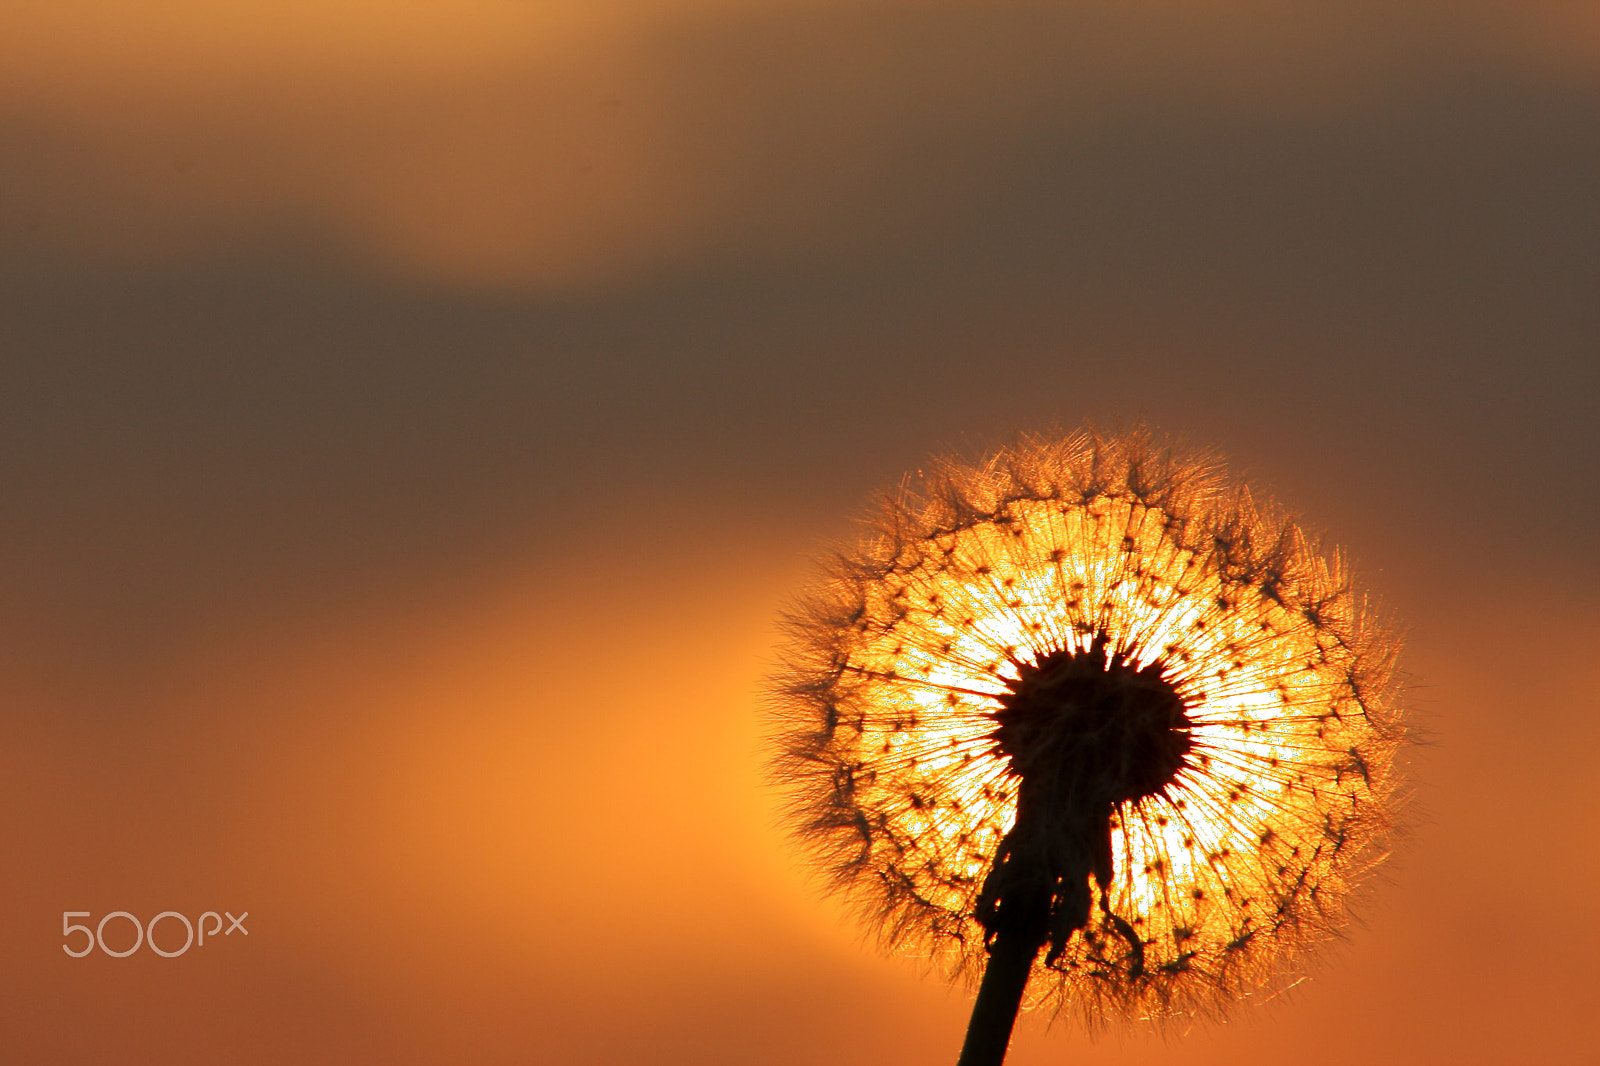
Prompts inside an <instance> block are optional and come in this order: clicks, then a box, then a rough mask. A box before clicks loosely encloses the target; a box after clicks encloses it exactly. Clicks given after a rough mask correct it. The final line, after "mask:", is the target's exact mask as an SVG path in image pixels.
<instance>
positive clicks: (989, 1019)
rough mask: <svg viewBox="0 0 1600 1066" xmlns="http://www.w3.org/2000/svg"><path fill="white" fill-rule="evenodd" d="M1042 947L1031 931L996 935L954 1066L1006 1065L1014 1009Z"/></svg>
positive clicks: (1014, 1017) (1014, 1019)
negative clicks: (958, 1057)
mask: <svg viewBox="0 0 1600 1066" xmlns="http://www.w3.org/2000/svg"><path fill="white" fill-rule="evenodd" d="M1043 946H1044V941H1043V939H1041V938H1040V937H1039V936H1037V935H1036V934H1034V933H1032V931H1031V930H1020V929H1002V930H1001V931H1000V932H999V933H997V934H996V935H995V938H994V941H993V943H991V944H990V945H989V962H988V964H987V965H986V966H985V967H984V970H983V983H982V984H981V985H979V986H978V999H977V1002H975V1003H974V1004H973V1005H972V1020H971V1021H970V1022H968V1023H967V1039H966V1042H965V1043H964V1044H962V1045H961V1058H960V1059H959V1060H958V1061H957V1063H956V1066H1000V1064H1001V1063H1002V1062H1004V1061H1005V1057H1006V1048H1007V1047H1008V1046H1010V1044H1011V1029H1012V1027H1013V1026H1014V1025H1015V1024H1016V1021H1017V1008H1018V1007H1020V1006H1021V1004H1022V993H1023V991H1024V990H1025V989H1026V988H1027V987H1028V975H1029V974H1030V973H1032V972H1033V960H1034V957H1035V956H1037V955H1038V954H1039V949H1040V948H1041V947H1043Z"/></svg>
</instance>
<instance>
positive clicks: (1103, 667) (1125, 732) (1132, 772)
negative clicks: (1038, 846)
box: [993, 637, 1191, 817]
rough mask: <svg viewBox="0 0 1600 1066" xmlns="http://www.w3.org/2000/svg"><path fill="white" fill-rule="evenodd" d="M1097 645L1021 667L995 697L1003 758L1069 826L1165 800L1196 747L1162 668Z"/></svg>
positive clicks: (998, 741)
mask: <svg viewBox="0 0 1600 1066" xmlns="http://www.w3.org/2000/svg"><path fill="white" fill-rule="evenodd" d="M1106 645H1107V642H1106V639H1105V638H1104V637H1100V638H1098V639H1097V640H1095V641H1094V643H1093V644H1092V645H1091V646H1090V647H1089V648H1088V649H1083V650H1077V649H1062V650H1059V651H1054V652H1051V653H1049V654H1047V655H1043V656H1041V657H1040V658H1039V659H1038V660H1037V661H1036V662H1033V663H1022V664H1019V676H1018V677H1017V678H1016V679H1015V680H1013V681H1008V682H1007V684H1006V687H1007V688H1008V689H1009V690H1010V691H1009V692H1006V693H1004V694H1002V695H1001V696H1000V697H999V702H1000V705H1001V709H1000V710H999V711H997V712H995V715H994V717H995V721H997V722H998V723H999V725H1000V728H998V729H996V730H995V731H994V734H993V735H994V740H995V743H996V747H997V748H998V749H999V754H1002V755H1004V756H1006V757H1007V758H1008V759H1009V760H1010V767H1011V771H1012V773H1014V774H1016V775H1017V776H1019V777H1021V778H1022V779H1023V780H1024V781H1025V782H1027V783H1028V787H1029V791H1034V792H1036V793H1038V794H1040V798H1041V799H1043V800H1044V801H1045V802H1047V803H1050V804H1051V805H1052V806H1056V807H1057V809H1058V810H1059V811H1060V812H1061V813H1062V814H1063V815H1067V816H1073V815H1076V816H1078V817H1085V816H1089V815H1091V814H1103V813H1104V812H1105V811H1106V809H1107V808H1108V807H1110V806H1112V805H1115V804H1118V803H1123V802H1128V801H1135V800H1139V799H1143V798H1144V797H1146V796H1154V795H1158V794H1163V793H1164V791H1165V789H1166V787H1167V786H1168V785H1169V784H1171V783H1172V781H1173V779H1174V778H1175V777H1176V776H1177V774H1178V771H1180V770H1182V769H1183V768H1184V766H1185V756H1187V755H1188V753H1189V749H1190V747H1191V742H1190V738H1189V730H1190V725H1191V723H1190V721H1189V716H1188V714H1187V713H1186V710H1185V707H1184V702H1183V697H1181V696H1179V695H1178V692H1177V690H1176V689H1175V688H1173V686H1172V683H1171V682H1170V681H1168V680H1167V679H1166V676H1165V673H1164V671H1163V667H1162V663H1161V662H1160V660H1157V661H1155V662H1152V663H1150V664H1148V665H1146V666H1144V667H1138V666H1135V665H1134V664H1132V663H1130V662H1129V661H1128V659H1127V657H1126V655H1125V654H1124V653H1122V652H1120V651H1119V652H1111V653H1108V652H1107V648H1106Z"/></svg>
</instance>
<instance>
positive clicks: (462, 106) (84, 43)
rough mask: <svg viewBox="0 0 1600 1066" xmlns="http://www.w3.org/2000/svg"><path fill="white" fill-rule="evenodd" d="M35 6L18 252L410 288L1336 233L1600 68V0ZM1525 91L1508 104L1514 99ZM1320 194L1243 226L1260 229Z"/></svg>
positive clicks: (12, 210) (21, 140) (27, 65)
mask: <svg viewBox="0 0 1600 1066" xmlns="http://www.w3.org/2000/svg"><path fill="white" fill-rule="evenodd" d="M8 19H9V21H10V23H11V25H10V27H9V32H8V33H7V35H6V36H7V40H8V42H9V44H8V46H7V53H8V63H7V74H6V75H5V77H4V79H3V81H0V94H3V96H0V101H3V105H4V106H3V107H0V119H3V122H0V130H3V133H0V144H4V146H5V147H4V155H3V157H0V158H4V160H5V162H4V164H3V165H4V168H5V179H6V180H5V182H4V188H5V189H6V190H7V193H6V201H8V202H6V203H5V205H4V212H3V213H4V216H5V217H6V218H7V219H8V220H9V221H10V225H9V227H8V232H7V233H6V238H7V241H6V243H7V245H8V246H9V247H10V248H11V249H12V251H11V257H12V258H15V257H17V256H18V255H19V254H23V255H25V256H28V255H29V253H31V256H37V257H39V258H40V259H41V260H43V261H45V262H49V261H52V260H55V261H57V263H58V265H59V262H60V260H61V258H62V257H66V258H67V259H69V260H70V261H71V262H73V263H76V264H79V265H82V264H83V263H84V262H85V261H88V262H93V261H96V260H101V261H104V260H106V259H110V260H111V262H112V263H117V262H121V263H124V264H129V263H134V264H160V263H164V262H170V261H172V260H174V259H178V260H193V259H196V258H199V259H202V260H203V259H205V258H207V257H209V256H215V255H216V254H218V253H219V251H220V250H221V248H222V247H226V246H228V245H230V244H232V243H233V242H236V241H238V240H241V239H244V240H249V239H250V238H251V237H252V236H257V235H259V234H261V233H263V232H264V231H265V232H271V231H273V230H278V229H281V228H283V227H285V226H288V227H290V228H291V229H293V228H296V227H305V228H309V229H310V230H311V231H313V232H315V233H318V234H320V235H322V239H324V240H327V241H330V242H333V243H334V244H335V245H336V246H342V247H345V248H347V249H348V250H349V253H350V254H352V255H354V256H356V257H358V258H359V259H361V260H362V261H364V262H367V263H369V264H371V265H372V266H373V267H375V268H377V269H379V270H382V271H386V272H390V273H394V274H398V275H400V276H407V277H417V278H424V279H429V280H440V281H453V282H457V283H465V284H472V285H489V286H493V287H510V288H513V289H525V288H530V287H531V288H533V289H535V290H550V289H555V290H565V289H569V288H571V287H573V286H580V287H582V286H593V285H596V284H606V283H615V282H617V281H618V280H623V279H628V278H633V277H638V276H640V275H646V276H650V275H655V274H658V273H659V272H661V271H663V270H670V269H673V268H680V269H681V268H682V267H683V266H685V265H686V264H693V263H697V262H702V261H704V260H705V259H706V257H708V256H709V257H711V258H713V259H716V260H721V261H729V260H730V259H731V260H739V259H742V258H746V257H749V256H751V255H757V256H762V257H770V256H777V257H779V258H780V259H789V258H794V257H800V258H813V257H815V256H817V255H838V254H840V253H841V252H843V253H846V254H861V253H863V252H866V251H869V250H870V249H871V248H873V247H874V246H884V245H888V246H892V247H893V248H894V249H895V254H897V255H900V256H907V255H910V256H916V255H925V254H934V253H937V252H938V251H940V250H945V251H948V250H949V249H948V248H944V249H941V247H940V246H941V245H944V244H946V243H947V242H949V241H951V240H955V241H957V242H960V243H965V242H966V241H970V240H973V239H974V238H975V237H976V238H977V239H979V240H982V238H981V237H979V236H978V235H977V234H975V233H974V232H973V230H974V229H980V230H985V231H989V241H988V243H991V244H1001V245H1005V246H1009V244H1010V242H1012V241H1014V240H1016V239H1017V237H1018V236H1019V235H1018V234H1017V233H1015V232H1014V227H1015V226H1016V224H1017V223H1018V222H1020V221H1021V220H1023V219H1032V218H1034V217H1035V216H1042V219H1041V221H1043V222H1044V227H1045V229H1046V231H1047V232H1046V234H1042V235H1041V236H1049V237H1055V238H1058V239H1059V238H1063V237H1064V238H1069V239H1070V238H1071V237H1073V236H1074V234H1073V233H1071V232H1070V229H1071V225H1072V224H1073V223H1076V224H1079V225H1082V224H1085V223H1088V224H1091V225H1092V222H1093V219H1094V217H1095V216H1098V215H1104V214H1105V213H1106V206H1105V205H1098V199H1097V198H1096V197H1094V196H1092V195H1078V196H1074V195H1073V193H1074V192H1081V193H1082V194H1093V193H1098V192H1102V191H1104V190H1101V189H1096V188H1093V187H1092V185H1091V187H1090V188H1084V189H1081V190H1075V189H1074V188H1073V185H1074V184H1077V183H1080V182H1083V181H1085V180H1087V181H1088V182H1090V183H1094V182H1096V180H1097V179H1099V180H1109V181H1110V182H1111V183H1112V184H1113V185H1114V186H1115V185H1120V184H1121V183H1122V182H1123V181H1124V180H1130V179H1131V186H1132V189H1131V190H1130V191H1135V192H1137V191H1141V190H1140V187H1141V186H1142V185H1147V184H1152V183H1153V184H1154V185H1155V186H1156V188H1151V189H1144V190H1142V191H1144V192H1146V193H1147V194H1155V195H1153V196H1150V195H1147V196H1146V197H1144V198H1142V202H1141V203H1140V204H1137V205H1136V204H1126V203H1125V204H1124V205H1123V208H1124V210H1127V209H1128V208H1134V207H1137V208H1141V209H1142V208H1146V207H1150V208H1155V209H1156V210H1154V211H1153V212H1152V214H1151V216H1150V217H1149V218H1148V220H1147V227H1140V226H1138V225H1137V220H1130V219H1127V218H1116V219H1115V221H1116V222H1117V223H1118V229H1119V234H1120V235H1122V236H1132V237H1133V238H1134V239H1135V241H1136V242H1138V241H1139V240H1140V239H1141V238H1143V239H1144V240H1148V239H1150V237H1151V236H1152V234H1151V233H1149V232H1142V231H1143V230H1145V229H1146V228H1148V229H1151V230H1156V231H1160V232H1167V228H1168V226H1169V225H1170V222H1171V220H1170V219H1168V218H1164V217H1163V215H1164V214H1170V213H1171V211H1172V208H1173V207H1174V206H1178V207H1180V208H1181V207H1182V206H1184V205H1183V204H1182V203H1181V201H1180V203H1179V204H1177V205H1173V204H1171V203H1163V202H1162V201H1163V200H1167V199H1168V198H1169V197H1170V196H1172V195H1173V194H1177V195H1178V196H1180V197H1182V196H1183V190H1182V188H1181V187H1180V188H1173V187H1172V185H1173V183H1174V182H1175V181H1176V180H1178V179H1181V178H1182V176H1183V175H1182V171H1183V170H1184V169H1186V168H1189V167H1196V172H1195V173H1194V174H1193V178H1194V181H1195V183H1196V185H1197V188H1196V189H1195V190H1193V191H1192V192H1191V193H1190V195H1191V196H1193V195H1196V194H1198V195H1200V196H1202V197H1203V196H1204V195H1205V194H1206V186H1207V184H1208V183H1211V182H1215V181H1218V180H1226V179H1231V178H1237V177H1241V176H1242V177H1245V178H1246V179H1249V178H1252V177H1255V178H1256V179H1257V180H1260V179H1265V183H1266V184H1269V185H1270V184H1274V183H1275V181H1276V182H1283V181H1284V179H1287V182H1286V183H1287V184H1291V185H1295V186H1298V185H1300V184H1301V183H1303V182H1306V181H1309V182H1310V184H1311V188H1312V189H1315V190H1316V191H1317V192H1319V193H1322V194H1324V195H1329V194H1331V202H1330V203H1329V204H1328V205H1326V210H1324V211H1322V212H1321V213H1322V214H1324V215H1328V216H1333V217H1328V218H1326V219H1324V220H1322V221H1323V223H1324V224H1326V222H1330V221H1331V222H1335V223H1336V222H1337V217H1336V216H1337V214H1338V213H1339V212H1340V211H1341V210H1344V209H1348V203H1347V201H1348V198H1349V196H1348V191H1347V192H1346V194H1345V195H1340V190H1341V186H1343V185H1344V184H1345V182H1347V181H1348V179H1349V178H1350V177H1352V176H1354V177H1356V178H1357V181H1358V182H1359V181H1360V180H1361V179H1362V178H1363V177H1366V178H1367V179H1368V180H1371V179H1372V178H1373V177H1382V176H1387V175H1375V174H1370V173H1369V174H1366V175H1363V174H1362V173H1361V170H1363V169H1366V170H1369V171H1370V169H1371V168H1373V167H1381V166H1382V165H1383V164H1384V163H1385V162H1386V159H1385V158H1384V154H1385V153H1387V152H1388V151H1393V150H1395V149H1399V150H1400V151H1401V152H1405V150H1406V149H1407V147H1408V146H1407V145H1406V144H1405V143H1404V142H1405V141H1408V140H1409V141H1411V142H1413V143H1412V144H1411V145H1410V146H1409V147H1410V148H1411V149H1412V150H1413V151H1415V150H1417V149H1429V148H1432V149H1449V148H1450V147H1452V146H1451V145H1450V144H1448V143H1441V144H1435V145H1429V144H1428V135H1429V134H1434V135H1435V136H1438V135H1443V136H1444V137H1450V136H1451V134H1452V133H1455V132H1457V131H1454V130H1451V129H1449V128H1448V125H1449V124H1448V123H1446V128H1443V129H1441V128H1439V126H1440V123H1441V120H1442V119H1446V118H1447V117H1448V116H1446V115H1441V114H1439V113H1437V112H1438V111H1439V109H1441V108H1444V109H1446V110H1448V111H1449V112H1452V113H1454V114H1455V117H1456V118H1458V119H1461V120H1466V121H1468V122H1470V119H1471V116H1469V115H1467V114H1463V113H1460V111H1459V109H1460V106H1461V103H1462V102H1463V101H1462V99H1461V94H1462V91H1463V90H1465V91H1466V92H1467V94H1469V97H1468V98H1469V100H1470V97H1471V96H1477V97H1478V98H1479V99H1478V100H1476V101H1472V102H1473V103H1476V104H1477V105H1478V106H1480V107H1481V106H1485V105H1490V104H1492V103H1493V99H1492V98H1494V97H1499V96H1503V95H1506V94H1510V95H1512V96H1521V97H1522V98H1523V100H1524V102H1525V103H1526V104H1532V105H1533V106H1540V105H1542V104H1543V103H1544V101H1540V102H1539V103H1538V104H1535V103H1534V101H1532V100H1529V99H1528V97H1529V95H1530V94H1534V95H1547V96H1555V97H1560V96H1566V95H1569V94H1571V93H1572V92H1574V91H1592V89H1593V86H1594V83H1595V78H1596V76H1600V30H1597V29H1596V25H1595V21H1596V20H1595V18H1594V16H1593V10H1592V6H1591V5H1554V6H1542V7H1540V8H1537V9H1529V8H1528V7H1527V6H1526V5H1519V4H1507V3H1490V2H1480V3H1471V4H1448V5H1439V4H1407V5H1393V4H1354V5H1352V4H1320V3H1297V4H1281V3H1262V2H1234V3H1220V4H1205V5H1197V4H1192V3H1183V2H1176V0H1140V2H1135V3H1120V4H1106V3H1011V4H1005V5H1001V6H1000V7H998V8H997V7H995V6H994V5H971V4H961V3H933V4H927V3H904V2H888V3H874V4H867V5H859V4H834V3H784V4H755V5H751V4H729V3H713V2H703V0H701V2H697V0H682V2H678V3H669V4H649V5H642V4H626V3H609V4H597V5H577V4H559V3H558V4H512V3H504V2H496V3H474V4H468V5H452V6H451V7H450V8H449V9H448V10H446V9H444V8H440V7H438V6H437V5H426V4H402V5H391V4H382V5H378V4H361V3H345V4H335V5H288V6H285V7H282V8H278V7H275V8H274V10H273V12H272V14H271V16H270V17H267V16H266V15H265V14H264V13H263V12H262V11H260V10H257V9H254V8H251V7H248V6H245V7H227V8H218V7H217V6H216V5H210V4H171V5H139V6H137V7H134V6H128V5H118V4H83V3H66V4H59V5H56V4H52V5H42V4H21V5H17V6H16V7H15V8H14V9H13V11H12V13H11V14H10V15H9V16H8ZM1501 105H1502V106H1501V114H1500V115H1498V116H1497V115H1494V114H1489V115H1484V116H1482V117H1483V118H1486V119H1489V120H1490V121H1493V120H1494V119H1495V118H1497V117H1499V118H1504V117H1509V116H1507V115H1505V113H1504V110H1505V108H1506V107H1510V108H1512V109H1516V108H1517V107H1518V101H1517V100H1515V99H1510V100H1505V101H1502V102H1501ZM1430 112H1434V113H1430ZM1575 117H1576V116H1575ZM1551 120H1552V121H1557V122H1559V121H1560V116H1559V115H1555V116H1551ZM1352 127H1357V128H1356V129H1352ZM1360 127H1365V128H1360ZM1477 132H1478V133H1479V134H1480V135H1481V134H1485V133H1492V132H1493V131H1487V130H1482V129H1479V130H1478V131H1477ZM1501 132H1502V133H1504V134H1514V132H1515V131H1512V130H1505V131H1501ZM1273 141H1279V142H1280V143H1279V144H1276V145H1274V144H1273V143H1272V142H1273ZM1341 141H1342V143H1340V142H1341ZM1319 142H1320V144H1321V147H1320V150H1319V149H1318V147H1317V145H1318V144H1319ZM1330 142H1331V143H1330ZM1386 142H1389V143H1386ZM1396 142H1398V143H1396ZM1454 147H1455V148H1456V149H1457V150H1458V151H1459V150H1460V149H1461V148H1462V147H1465V146H1462V145H1459V144H1458V145H1454ZM1274 148H1277V149H1278V151H1276V152H1274V151H1273V149H1274ZM1263 149H1265V150H1266V153H1265V155H1263V151H1262V150H1263ZM1319 155H1321V156H1325V157H1327V158H1325V159H1318V156H1319ZM1274 156H1277V157H1278V158H1277V159H1276V160H1274V159H1273V157H1274ZM1387 161H1389V162H1394V163H1399V164H1406V163H1411V162H1414V160H1409V159H1406V158H1405V156H1404V155H1402V156H1401V157H1400V158H1398V159H1394V160H1387ZM1437 162H1439V163H1446V162H1449V160H1447V159H1440V160H1438V161H1437ZM1263 163H1267V164H1268V165H1275V166H1282V165H1285V164H1287V165H1288V166H1289V167H1297V168H1298V170H1297V171H1294V170H1291V171H1289V172H1282V171H1280V172H1278V173H1276V174H1261V173H1259V170H1260V167H1261V166H1262V165H1263ZM1319 163H1331V164H1333V165H1334V167H1336V168H1340V169H1346V170H1348V169H1349V168H1351V167H1354V168H1356V171H1357V172H1356V173H1355V174H1354V175H1351V174H1349V173H1348V172H1347V173H1342V174H1341V173H1339V172H1338V170H1337V169H1336V170H1334V171H1333V172H1331V173H1326V174H1322V175H1318V174H1316V173H1314V171H1315V170H1316V169H1319V168H1318V164H1319ZM1141 164H1144V165H1143V166H1141ZM1173 168H1176V171H1177V172H1176V173H1175V172H1173ZM1219 168H1220V170H1219ZM1152 171H1154V172H1152ZM1097 172H1099V173H1098V174H1097ZM1102 175H1103V176H1102ZM1440 176H1442V175H1437V174H1433V175H1417V180H1418V182H1419V184H1420V183H1421V181H1425V180H1427V179H1429V178H1434V179H1436V178H1438V177H1440ZM1019 179H1020V181H1019ZM1074 179H1076V181H1075V180H1074ZM1041 181H1042V182H1043V183H1044V184H1045V185H1047V186H1054V188H1046V187H1041ZM1063 183H1065V187H1062V185H1063ZM1407 184H1409V183H1407ZM1403 187H1404V186H1403ZM1267 191H1270V190H1267ZM1307 191H1308V192H1309V191H1311V190H1310V189H1308V190H1307ZM1349 191H1359V185H1357V186H1356V188H1355V189H1354V190H1349ZM1444 191H1446V192H1448V191H1449V190H1444ZM1062 194H1065V195H1062ZM1273 200H1276V201H1277V202H1273ZM1089 204H1096V205H1097V206H1095V207H1093V208H1092V209H1087V210H1086V208H1087V205H1089ZM1109 206H1111V207H1112V208H1113V216H1115V214H1116V212H1115V210H1114V209H1115V207H1116V206H1117V205H1116V204H1115V203H1113V204H1112V205H1109ZM1216 206H1217V207H1222V208H1226V206H1227V205H1225V204H1222V205H1216ZM1238 206H1239V207H1240V208H1241V209H1242V208H1243V207H1244V206H1245V205H1238ZM1312 206H1313V205H1310V204H1299V203H1285V202H1283V197H1282V195H1279V196H1278V197H1276V198H1269V199H1268V202H1266V203H1263V204H1259V205H1257V204H1252V205H1250V208H1251V210H1252V211H1257V210H1260V209H1264V210H1265V211H1266V212H1267V214H1266V215H1265V216H1263V215H1261V214H1257V215H1256V216H1255V217H1256V219H1257V222H1256V225H1257V227H1258V228H1260V226H1261V223H1262V222H1263V221H1266V220H1267V219H1269V218H1270V217H1271V215H1272V214H1273V213H1277V214H1279V215H1280V216H1282V215H1291V216H1301V215H1302V214H1303V212H1304V210H1305V209H1309V208H1312ZM1162 208H1165V209H1166V210H1165V211H1163V210H1162ZM974 211H978V212H980V214H978V215H976V216H974V214H973V212H974ZM1085 214H1087V215H1088V216H1089V217H1087V218H1085V217H1084V215H1085ZM1217 221H1218V222H1219V223H1223V224H1226V223H1228V222H1231V221H1234V220H1230V219H1218V220H1217ZM1299 221H1300V222H1301V225H1302V226H1303V225H1304V224H1305V223H1307V222H1309V223H1310V224H1311V225H1312V227H1313V228H1317V225H1318V220H1316V219H1304V218H1300V219H1299ZM1130 222H1134V223H1135V225H1134V226H1133V229H1132V232H1131V233H1130V232H1128V228H1129V227H1128V223H1130ZM1052 223H1054V225H1055V226H1056V227H1059V226H1061V225H1062V224H1067V226H1068V229H1069V232H1066V233H1055V234H1050V233H1048V230H1049V229H1050V228H1053V227H1052V225H1051V224H1052ZM997 225H998V232H995V230H996V227H997ZM1246 228H1247V229H1248V228H1250V227H1249V226H1248V225H1247V226H1246ZM1182 236H1183V235H1182V234H1170V233H1169V239H1170V237H1177V238H1179V239H1181V237H1182ZM863 246H867V247H863ZM24 250H26V251H24ZM877 250H878V251H879V253H880V254H882V252H883V251H884V250H885V249H884V248H882V247H878V248H877ZM1058 254H1059V253H1058ZM31 256H30V257H31ZM1112 266H1115V264H1112Z"/></svg>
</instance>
